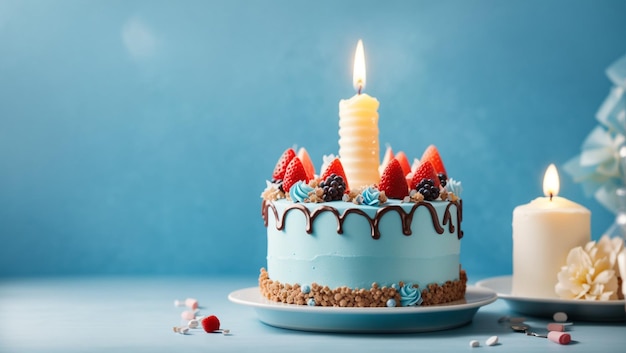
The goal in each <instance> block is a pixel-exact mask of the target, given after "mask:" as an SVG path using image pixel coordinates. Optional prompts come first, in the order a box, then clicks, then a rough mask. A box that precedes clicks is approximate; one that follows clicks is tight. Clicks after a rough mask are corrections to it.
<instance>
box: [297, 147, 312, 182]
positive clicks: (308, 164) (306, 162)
mask: <svg viewBox="0 0 626 353" xmlns="http://www.w3.org/2000/svg"><path fill="white" fill-rule="evenodd" d="M298 158H300V161H301V162H302V165H303V166H304V170H306V175H307V177H309V180H311V179H313V178H315V167H314V166H313V162H312V161H311V157H310V156H309V152H307V150H306V149H305V148H304V147H300V149H299V150H298Z"/></svg>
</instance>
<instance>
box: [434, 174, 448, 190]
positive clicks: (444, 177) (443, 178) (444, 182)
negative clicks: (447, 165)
mask: <svg viewBox="0 0 626 353" xmlns="http://www.w3.org/2000/svg"><path fill="white" fill-rule="evenodd" d="M437 177H439V182H440V183H441V186H443V187H444V188H445V187H446V185H447V184H448V176H447V175H445V174H443V173H439V174H437Z"/></svg>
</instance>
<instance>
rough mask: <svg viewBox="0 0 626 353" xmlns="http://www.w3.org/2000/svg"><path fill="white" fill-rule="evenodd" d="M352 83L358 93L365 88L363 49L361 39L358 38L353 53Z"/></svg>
mask: <svg viewBox="0 0 626 353" xmlns="http://www.w3.org/2000/svg"><path fill="white" fill-rule="evenodd" d="M352 84H353V85H354V89H355V90H356V91H357V93H358V94H361V91H362V90H364V89H365V51H364V50H363V41H362V40H360V39H359V42H358V43H357V45H356V52H355V53H354V69H353V71H352Z"/></svg>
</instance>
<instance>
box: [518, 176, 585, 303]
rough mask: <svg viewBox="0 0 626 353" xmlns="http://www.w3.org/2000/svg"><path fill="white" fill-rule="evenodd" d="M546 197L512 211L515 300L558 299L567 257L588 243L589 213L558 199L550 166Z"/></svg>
mask: <svg viewBox="0 0 626 353" xmlns="http://www.w3.org/2000/svg"><path fill="white" fill-rule="evenodd" d="M543 192H544V195H545V196H546V197H538V198H536V199H535V200H533V201H531V202H530V203H528V204H526V205H521V206H518V207H516V208H515V210H513V283H512V289H511V294H513V295H514V296H519V297H535V298H558V296H557V295H556V293H555V291H554V286H555V285H556V283H557V282H558V280H557V274H558V273H559V271H560V270H561V267H562V266H564V265H565V263H566V259H567V254H568V253H569V251H570V250H571V249H572V248H574V247H577V246H584V245H585V244H586V243H587V242H589V241H590V240H591V212H590V211H589V210H588V209H586V208H585V207H583V206H581V205H579V204H577V203H575V202H572V201H570V200H568V199H566V198H563V197H559V196H557V194H558V193H559V176H558V173H557V170H556V167H555V166H554V164H551V165H550V166H549V167H548V169H547V170H546V173H545V176H544V179H543Z"/></svg>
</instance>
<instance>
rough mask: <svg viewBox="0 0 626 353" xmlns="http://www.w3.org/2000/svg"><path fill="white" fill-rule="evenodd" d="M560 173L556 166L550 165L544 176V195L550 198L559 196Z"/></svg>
mask: <svg viewBox="0 0 626 353" xmlns="http://www.w3.org/2000/svg"><path fill="white" fill-rule="evenodd" d="M559 187H560V184H559V173H558V172H557V170H556V166H555V165H554V164H550V166H548V169H546V173H545V174H544V176H543V194H544V195H546V196H547V197H549V198H550V201H552V197H554V196H556V195H558V194H559Z"/></svg>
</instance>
